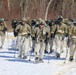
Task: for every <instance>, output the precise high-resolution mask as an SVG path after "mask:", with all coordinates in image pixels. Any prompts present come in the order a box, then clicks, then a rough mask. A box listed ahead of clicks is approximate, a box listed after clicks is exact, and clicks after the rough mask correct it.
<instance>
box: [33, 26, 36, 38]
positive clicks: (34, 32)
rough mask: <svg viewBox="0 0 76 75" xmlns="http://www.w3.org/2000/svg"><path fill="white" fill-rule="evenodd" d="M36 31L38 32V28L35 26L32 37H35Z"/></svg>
mask: <svg viewBox="0 0 76 75" xmlns="http://www.w3.org/2000/svg"><path fill="white" fill-rule="evenodd" d="M36 32H37V28H36V27H35V28H34V29H33V30H32V37H35V34H36Z"/></svg>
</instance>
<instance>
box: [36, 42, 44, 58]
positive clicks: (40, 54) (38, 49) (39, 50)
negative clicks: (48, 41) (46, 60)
mask: <svg viewBox="0 0 76 75" xmlns="http://www.w3.org/2000/svg"><path fill="white" fill-rule="evenodd" d="M44 50H45V43H44V42H38V43H35V57H39V58H40V59H43V56H44Z"/></svg>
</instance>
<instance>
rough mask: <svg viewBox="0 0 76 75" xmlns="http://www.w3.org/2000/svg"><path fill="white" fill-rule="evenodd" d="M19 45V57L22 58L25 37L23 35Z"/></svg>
mask: <svg viewBox="0 0 76 75" xmlns="http://www.w3.org/2000/svg"><path fill="white" fill-rule="evenodd" d="M18 46H19V53H18V57H19V58H21V57H22V52H23V50H22V46H23V39H22V37H21V39H20V41H19V44H18Z"/></svg>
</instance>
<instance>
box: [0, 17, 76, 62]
mask: <svg viewBox="0 0 76 75" xmlns="http://www.w3.org/2000/svg"><path fill="white" fill-rule="evenodd" d="M2 23H3V24H2ZM3 26H4V27H3ZM11 26H12V28H13V32H14V36H15V37H17V48H18V50H19V53H18V58H20V59H27V57H28V55H29V53H30V51H31V50H34V53H35V62H36V63H38V62H41V63H43V58H44V53H46V52H47V53H52V52H53V46H55V48H54V52H55V56H56V58H60V56H61V53H62V52H63V51H64V49H63V48H64V45H65V48H66V50H67V49H68V47H69V48H70V53H69V55H70V57H69V61H73V59H74V53H75V49H76V21H75V20H73V19H64V18H63V17H62V16H59V17H58V18H57V19H55V20H48V21H44V20H43V19H42V18H39V19H37V20H35V19H34V20H29V19H26V18H22V20H20V21H19V20H12V23H11ZM2 28H3V29H2ZM4 28H5V29H4ZM6 30H7V27H6V25H5V21H3V22H1V21H0V38H1V39H2V38H3V37H4V35H2V34H3V33H5V32H3V31H6ZM2 45H3V42H2V44H1V46H0V47H2Z"/></svg>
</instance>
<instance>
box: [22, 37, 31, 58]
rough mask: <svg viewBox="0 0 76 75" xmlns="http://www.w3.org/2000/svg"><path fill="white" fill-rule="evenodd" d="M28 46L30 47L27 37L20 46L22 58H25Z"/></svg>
mask: <svg viewBox="0 0 76 75" xmlns="http://www.w3.org/2000/svg"><path fill="white" fill-rule="evenodd" d="M29 47H30V44H29V38H25V41H24V42H23V46H22V49H23V59H26V58H27V56H28V54H29Z"/></svg>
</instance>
